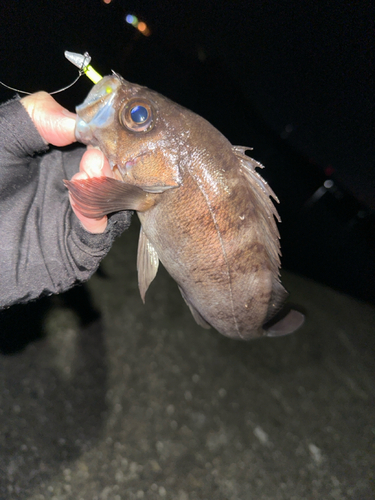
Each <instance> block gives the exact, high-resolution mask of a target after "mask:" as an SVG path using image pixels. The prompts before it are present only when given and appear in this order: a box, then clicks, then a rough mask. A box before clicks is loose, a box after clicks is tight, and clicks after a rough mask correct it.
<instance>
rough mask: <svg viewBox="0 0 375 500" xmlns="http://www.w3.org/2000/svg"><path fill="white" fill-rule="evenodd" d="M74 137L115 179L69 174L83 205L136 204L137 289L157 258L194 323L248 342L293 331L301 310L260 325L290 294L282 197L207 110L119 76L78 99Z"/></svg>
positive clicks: (88, 210) (86, 210)
mask: <svg viewBox="0 0 375 500" xmlns="http://www.w3.org/2000/svg"><path fill="white" fill-rule="evenodd" d="M77 115H78V118H77V124H76V137H77V140H78V141H80V142H83V143H84V144H91V145H93V146H98V147H99V148H100V149H101V151H102V152H103V153H104V155H105V156H106V157H107V158H108V160H109V163H110V165H111V168H112V170H113V172H114V175H115V177H116V179H114V178H109V177H98V178H92V179H87V180H76V181H65V182H66V185H67V187H68V189H69V191H70V194H71V196H72V199H73V201H74V203H75V204H76V206H77V208H78V209H79V210H80V211H81V212H82V213H83V214H84V215H86V216H87V217H92V218H98V217H102V216H103V215H105V214H109V213H112V212H116V211H119V210H136V211H137V213H138V216H139V219H140V221H141V232H140V238H139V246H138V259H137V267H138V281H139V289H140V293H141V297H142V299H143V300H144V298H145V294H146V291H147V289H148V287H149V285H150V283H151V282H152V280H153V279H154V278H155V276H156V273H157V269H158V264H159V260H160V261H161V262H162V264H163V265H164V267H165V268H166V269H167V271H168V272H169V273H170V275H171V276H172V277H173V278H174V280H175V281H176V282H177V284H178V287H179V289H180V291H181V294H182V297H183V298H184V300H185V302H186V303H187V305H188V306H189V308H190V310H191V312H192V314H193V316H194V318H195V320H196V321H197V323H198V324H199V325H201V326H203V327H209V326H213V327H214V328H215V329H216V330H217V331H219V332H220V333H222V334H223V335H226V336H227V337H231V338H235V339H243V340H248V339H252V338H255V337H262V336H265V335H269V336H275V335H284V334H286V333H290V332H292V331H294V330H295V329H296V328H298V327H299V326H300V325H301V324H302V323H303V318H304V317H303V315H302V314H301V313H299V312H297V311H291V312H289V314H288V315H287V316H286V317H285V318H283V319H282V320H280V321H279V322H278V323H276V324H274V325H273V326H271V327H269V328H266V329H265V328H264V325H265V324H266V323H268V322H270V320H272V318H273V317H274V316H275V314H276V313H277V312H278V311H279V310H280V309H281V308H282V305H283V304H284V302H285V299H286V297H287V295H288V294H287V292H286V291H285V289H284V288H283V286H282V285H281V283H280V279H279V268H280V245H279V232H278V229H277V225H276V220H275V219H277V220H279V216H278V213H277V210H276V208H275V206H274V204H273V203H272V201H271V199H270V197H272V198H273V199H274V200H276V201H278V200H277V197H276V195H275V194H274V192H273V191H272V189H271V188H270V187H269V185H268V184H267V182H266V181H265V180H264V179H263V178H262V177H261V176H260V175H259V173H258V172H257V171H256V169H257V168H263V167H262V165H261V164H260V163H258V162H257V161H255V160H253V159H252V158H250V157H249V156H247V155H246V154H245V152H246V150H247V149H249V148H245V147H240V146H232V145H231V144H230V142H229V141H228V140H227V139H226V138H225V137H224V136H223V135H222V134H221V133H220V132H219V131H218V130H217V129H216V128H214V127H213V126H212V125H211V124H210V123H209V122H207V121H206V120H205V119H204V118H202V117H200V116H198V115H196V114H195V113H193V112H192V111H189V110H188V109H185V108H184V107H182V106H180V105H178V104H176V103H174V102H172V101H170V100H169V99H167V98H165V97H163V96H162V95H160V94H158V93H157V92H154V91H152V90H150V89H148V88H146V87H142V86H140V85H136V84H133V83H129V82H127V81H125V80H124V79H123V78H122V77H121V76H119V75H117V74H115V73H114V74H113V75H111V76H106V77H104V78H103V79H102V80H101V81H100V82H99V83H97V84H96V85H95V86H94V87H93V89H92V90H91V92H90V93H89V94H88V96H87V98H86V99H85V101H84V102H83V103H82V104H81V105H80V106H78V107H77Z"/></svg>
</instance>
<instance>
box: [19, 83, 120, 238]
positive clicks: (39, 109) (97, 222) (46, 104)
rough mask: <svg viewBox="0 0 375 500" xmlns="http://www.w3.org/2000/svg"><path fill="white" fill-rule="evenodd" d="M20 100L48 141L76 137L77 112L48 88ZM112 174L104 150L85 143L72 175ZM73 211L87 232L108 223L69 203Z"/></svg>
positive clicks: (62, 142) (57, 143)
mask: <svg viewBox="0 0 375 500" xmlns="http://www.w3.org/2000/svg"><path fill="white" fill-rule="evenodd" d="M21 103H22V105H23V106H24V108H25V109H26V111H27V112H28V114H29V116H30V118H31V119H32V121H33V122H34V125H35V127H36V128H37V130H38V132H39V134H40V135H41V137H42V138H43V140H44V141H45V142H46V143H47V144H53V145H54V146H67V145H68V144H71V143H72V142H75V141H76V138H75V136H74V128H75V124H76V115H75V114H74V113H71V112H70V111H68V110H67V109H65V108H64V107H63V106H61V105H60V104H59V103H58V102H57V101H55V99H54V98H53V97H52V96H51V95H50V94H47V92H36V93H35V94H31V95H28V96H26V97H23V98H22V99H21ZM105 175H106V176H108V177H113V173H112V170H111V167H110V166H109V163H108V160H107V159H106V158H105V156H104V155H103V153H102V152H101V151H99V150H98V149H95V148H93V147H92V146H88V148H87V151H86V152H85V153H84V155H83V156H82V159H81V162H80V165H79V172H78V173H76V174H75V175H74V176H73V177H72V179H74V180H75V179H88V178H90V177H102V176H105ZM71 205H72V208H73V210H74V213H75V214H76V216H77V217H78V219H79V220H80V222H81V224H82V226H83V227H84V228H85V229H86V231H89V232H90V233H102V232H103V231H104V230H105V228H106V227H107V220H108V218H107V216H104V217H102V218H100V219H89V218H88V217H85V216H84V215H82V214H81V213H80V212H79V210H78V209H77V208H76V207H75V206H74V204H72V201H71Z"/></svg>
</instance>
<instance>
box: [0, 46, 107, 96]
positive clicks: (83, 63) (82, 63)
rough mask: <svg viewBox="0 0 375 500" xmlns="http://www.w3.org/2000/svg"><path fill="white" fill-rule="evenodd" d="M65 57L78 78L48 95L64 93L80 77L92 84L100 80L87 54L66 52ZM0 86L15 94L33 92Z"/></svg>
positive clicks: (3, 84) (4, 85)
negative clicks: (74, 68)
mask: <svg viewBox="0 0 375 500" xmlns="http://www.w3.org/2000/svg"><path fill="white" fill-rule="evenodd" d="M64 55H65V57H66V58H67V59H68V61H70V62H71V63H72V64H74V66H76V67H77V68H78V76H77V78H76V79H75V80H74V81H73V82H72V83H70V84H69V85H67V86H66V87H63V88H62V89H59V90H55V91H54V92H49V94H50V95H53V94H58V93H59V92H64V90H68V89H69V88H70V87H73V85H75V84H76V83H77V82H78V80H79V79H80V78H81V76H82V75H86V76H87V78H89V79H90V80H91V81H92V82H93V83H98V81H99V80H101V79H102V76H101V75H100V74H99V73H98V72H97V71H96V70H95V69H94V68H93V67H92V66H91V65H90V62H91V57H90V55H89V53H88V52H85V53H84V54H83V55H82V54H77V53H75V52H68V51H67V50H66V51H65V52H64ZM0 84H1V85H2V86H3V87H6V88H7V89H10V90H14V91H15V92H19V93H21V94H27V95H31V94H32V93H33V92H26V91H25V90H19V89H15V88H14V87H10V86H9V85H6V84H5V83H4V82H2V81H1V80H0Z"/></svg>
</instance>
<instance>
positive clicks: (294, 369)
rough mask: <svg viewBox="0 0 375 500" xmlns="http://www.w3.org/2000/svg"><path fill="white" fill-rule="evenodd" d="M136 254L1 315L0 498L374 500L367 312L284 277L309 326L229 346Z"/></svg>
mask: <svg viewBox="0 0 375 500" xmlns="http://www.w3.org/2000/svg"><path fill="white" fill-rule="evenodd" d="M136 245H137V227H136V225H133V227H132V228H131V229H130V230H129V232H128V233H126V234H124V235H123V236H122V237H121V238H120V239H119V240H118V241H117V242H116V244H115V245H114V247H113V249H112V251H111V252H110V254H109V256H108V257H107V258H106V259H105V260H104V262H103V265H102V267H101V270H100V272H98V273H97V274H96V275H95V276H94V277H93V278H92V279H91V280H90V282H89V283H88V285H87V286H86V287H79V288H76V289H75V290H73V291H72V292H70V293H67V294H64V295H62V296H60V297H54V298H49V299H44V300H42V301H38V302H37V303H35V304H31V305H29V306H26V307H17V308H13V309H11V310H9V311H8V312H6V313H5V314H3V315H2V317H1V319H0V326H1V332H0V341H1V343H0V349H1V351H2V354H1V355H0V498H1V500H6V499H12V500H13V499H28V500H42V499H43V500H44V499H49V500H70V499H71V500H80V499H82V500H94V499H97V500H128V499H129V500H132V499H150V500H151V499H173V500H194V499H202V500H203V499H205V500H222V499H223V500H227V499H228V500H239V499H240V500H247V499H249V500H252V499H255V500H278V499H287V500H292V499H295V500H301V499H358V500H359V499H361V500H364V499H371V498H374V497H375V489H374V463H375V460H374V456H375V454H374V437H375V436H374V433H375V423H374V422H375V419H374V393H375V387H374V374H375V366H374V364H375V363H374V346H375V336H374V330H375V329H374V325H375V309H374V307H372V306H369V305H366V304H364V303H360V302H358V301H356V300H354V299H351V298H350V297H348V296H345V295H341V294H339V293H337V292H335V291H333V290H332V289H329V288H326V287H324V286H321V285H319V284H318V283H315V282H312V281H308V280H306V279H304V278H301V277H298V276H296V275H292V274H289V273H287V272H285V273H284V275H283V281H284V284H285V285H286V287H287V288H288V289H289V291H290V292H291V297H290V300H291V301H292V302H294V303H296V304H298V305H299V306H300V307H301V308H302V310H304V312H305V313H306V323H305V325H304V326H303V327H302V328H301V330H300V331H299V332H298V333H296V334H293V335H290V336H289V337H285V338H280V339H262V340H259V341H253V342H249V343H241V342H236V341H232V340H229V339H226V338H224V337H222V336H220V335H219V334H218V333H217V332H215V331H213V330H211V331H205V330H203V329H201V328H200V327H198V326H197V325H196V324H195V322H194V320H193V319H192V318H191V316H190V312H189V310H188V309H187V307H186V306H185V304H184V302H183V300H182V298H181V297H180V295H179V292H178V290H177V287H176V285H175V283H174V282H173V281H172V280H171V279H170V278H169V276H168V275H167V274H166V272H165V271H164V270H161V271H159V274H158V276H157V278H156V280H155V282H154V283H153V285H152V286H151V287H150V290H149V292H148V295H147V302H146V305H143V304H142V302H141V299H140V297H139V294H138V291H137V279H136V270H135V261H136Z"/></svg>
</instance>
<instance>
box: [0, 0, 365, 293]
mask: <svg viewBox="0 0 375 500" xmlns="http://www.w3.org/2000/svg"><path fill="white" fill-rule="evenodd" d="M128 13H133V14H137V15H138V17H139V18H140V19H141V20H143V21H145V22H146V23H147V24H148V26H149V27H150V30H151V32H152V33H151V36H149V37H145V36H143V35H141V34H140V33H139V32H138V31H137V30H136V29H135V28H133V27H132V26H129V25H128V24H126V22H125V16H126V14H128ZM373 28H374V26H373V16H372V13H371V5H370V2H366V1H361V2H352V1H347V2H344V1H341V2H339V1H336V2H332V1H330V2H328V1H323V2H319V3H318V2H315V1H304V2H280V1H270V2H264V1H261V0H254V1H251V2H223V1H215V2H210V1H208V0H200V1H195V0H194V1H190V2H184V3H182V2H181V3H180V2H173V1H171V0H161V1H158V2H150V1H139V2H134V1H129V2H127V1H125V0H123V1H121V0H113V1H112V2H111V3H110V4H108V5H106V4H105V3H104V2H102V1H100V0H92V1H90V2H89V1H87V0H86V1H83V0H77V1H74V2H66V1H65V2H62V1H59V0H55V1H53V2H43V1H40V0H39V1H34V2H30V1H18V2H8V3H4V5H2V13H1V17H0V36H1V54H0V79H1V80H2V81H3V82H5V83H7V84H8V85H11V86H13V87H16V88H19V89H22V90H27V91H29V92H34V91H37V90H47V91H53V90H56V89H59V88H61V87H64V86H65V85H67V84H69V83H70V82H71V81H72V80H73V79H74V78H75V76H76V74H77V73H76V70H75V68H74V67H73V66H72V65H71V64H70V63H69V62H68V61H66V59H65V58H64V55H63V53H64V51H65V50H70V51H73V52H80V53H83V52H85V51H88V52H89V53H90V55H91V56H92V63H93V66H94V67H95V68H96V69H97V70H98V71H99V72H100V73H101V74H103V75H104V74H108V73H109V72H110V70H111V69H114V70H115V71H117V72H118V73H120V74H121V75H122V76H124V77H125V78H126V79H128V80H130V81H134V82H137V83H140V84H143V85H146V86H148V87H150V88H153V89H154V90H157V91H159V92H161V93H163V94H165V95H166V96H168V97H170V98H171V99H173V100H175V101H177V102H179V103H180V104H182V105H185V106H187V107H189V108H191V109H193V110H194V111H196V112H197V113H199V114H201V115H202V116H204V117H205V118H207V119H208V120H209V121H211V122H212V123H213V124H214V125H215V126H216V127H217V128H218V129H219V130H221V131H222V132H223V133H224V135H226V136H227V137H228V139H229V140H230V141H231V142H232V143H234V144H240V145H248V146H252V147H253V148H254V151H253V156H254V157H255V158H256V159H257V160H259V161H261V162H262V163H263V164H264V165H265V166H266V169H265V170H264V171H263V172H262V174H263V175H264V177H265V178H266V180H267V181H269V183H270V184H271V186H272V187H273V189H274V190H275V192H276V193H277V195H278V196H279V198H280V201H281V204H280V206H279V212H280V215H281V217H282V219H283V223H282V225H281V226H280V231H281V236H282V250H283V260H282V263H283V267H284V268H286V269H288V270H291V271H294V272H297V273H299V274H301V275H304V276H307V277H309V278H311V279H313V280H316V281H319V282H322V283H325V284H328V285H329V286H331V287H333V288H336V289H338V290H340V291H342V292H344V293H348V294H351V295H352V296H355V297H357V298H360V299H362V300H365V301H369V302H375V288H374V284H373V282H374V276H375V257H374V247H375V229H374V227H375V224H374V218H375V216H374V211H375V171H374V158H375V151H374V139H373V138H374V131H375V130H374V104H373V98H374V67H373V55H374V51H373V49H374V31H373ZM90 87H91V83H90V82H89V81H88V80H87V79H86V78H81V79H80V81H79V82H78V83H77V84H76V85H75V86H74V87H73V88H71V89H69V90H67V91H66V92H63V93H61V94H58V95H57V96H56V99H57V100H58V101H59V102H60V103H61V104H63V105H64V106H66V107H68V108H69V109H71V110H73V109H74V106H75V105H77V104H79V103H80V102H82V100H83V99H84V97H85V95H86V94H87V93H88V91H89V89H90ZM13 95H14V92H12V91H9V90H7V89H5V88H3V87H1V88H0V99H1V101H4V100H6V99H8V98H10V97H12V96H13ZM327 180H329V181H332V182H331V183H329V184H327V183H326V184H325V185H326V186H328V189H327V188H326V187H324V183H325V182H326V181H327ZM296 300H298V299H297V298H296Z"/></svg>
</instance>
